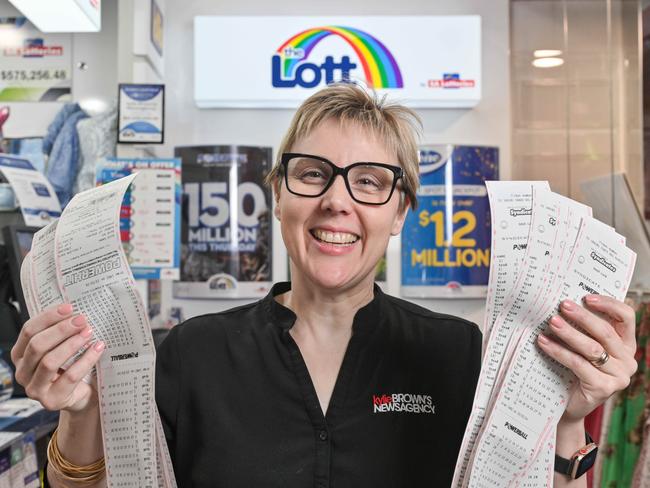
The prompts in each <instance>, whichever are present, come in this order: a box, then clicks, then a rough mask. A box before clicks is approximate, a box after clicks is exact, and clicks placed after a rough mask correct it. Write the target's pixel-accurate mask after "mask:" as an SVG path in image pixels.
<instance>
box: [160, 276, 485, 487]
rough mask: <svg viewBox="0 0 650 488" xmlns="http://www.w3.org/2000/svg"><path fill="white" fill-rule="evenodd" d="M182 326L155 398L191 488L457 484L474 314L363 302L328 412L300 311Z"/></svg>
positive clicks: (266, 309) (166, 350)
mask: <svg viewBox="0 0 650 488" xmlns="http://www.w3.org/2000/svg"><path fill="white" fill-rule="evenodd" d="M289 289H290V284H289V283H280V284H277V285H275V286H274V287H273V289H272V290H271V292H270V293H269V295H268V296H266V298H264V299H262V300H260V301H258V302H256V303H252V304H250V305H246V306H243V307H238V308H235V309H233V310H229V311H226V312H221V313H216V314H211V315H204V316H201V317H197V318H194V319H191V320H188V321H187V322H185V323H184V324H183V325H181V326H178V327H176V328H174V329H173V330H172V331H171V333H170V335H169V336H168V338H167V339H166V340H165V341H164V342H163V344H162V345H161V347H160V349H159V351H158V358H157V372H156V375H157V376H156V399H157V403H158V408H159V410H160V414H161V417H162V420H163V425H164V428H165V433H166V436H167V441H168V444H169V447H170V451H171V455H172V459H173V462H174V468H175V472H176V478H177V480H178V485H179V487H227V488H294V487H295V488H308V487H314V488H321V487H323V488H325V487H335V488H362V487H373V488H377V487H409V488H415V487H447V486H449V485H450V484H451V479H452V475H453V471H454V466H455V463H456V457H457V454H458V450H459V448H460V443H461V440H462V437H463V432H464V430H465V425H466V423H467V419H468V417H469V413H470V409H471V405H472V400H473V397H474V389H475V386H476V381H477V379H478V374H479V369H480V356H481V333H480V331H479V329H478V327H476V325H474V324H472V323H471V322H468V321H465V320H462V319H459V318H456V317H452V316H448V315H442V314H438V313H434V312H431V311H429V310H426V309H424V308H421V307H418V306H416V305H413V304H411V303H408V302H406V301H404V300H400V299H397V298H394V297H391V296H388V295H385V294H384V293H382V292H381V290H380V289H379V288H378V287H375V296H374V299H373V300H372V301H371V302H370V303H369V304H368V305H366V306H365V307H363V308H361V309H360V310H359V311H358V312H357V314H356V316H355V318H354V323H353V326H352V330H353V332H352V337H351V339H350V342H349V345H348V348H347V351H346V353H345V356H344V359H343V363H342V365H341V370H340V372H339V375H338V378H337V380H336V385H335V387H334V392H333V394H332V397H331V400H330V404H329V407H328V410H327V415H326V416H323V414H322V411H321V409H320V404H319V402H318V398H317V396H316V391H315V389H314V387H313V384H312V382H311V379H310V376H309V373H308V371H307V367H306V365H305V362H304V360H303V358H302V356H301V354H300V350H299V349H298V346H297V345H296V343H295V342H294V340H293V338H292V337H291V335H290V334H289V329H291V327H292V325H293V323H294V321H295V318H296V317H295V315H294V314H293V312H291V310H289V309H288V308H286V307H284V306H282V305H280V304H279V303H278V302H276V301H275V299H274V298H273V296H274V295H278V294H281V293H284V292H286V291H287V290H289Z"/></svg>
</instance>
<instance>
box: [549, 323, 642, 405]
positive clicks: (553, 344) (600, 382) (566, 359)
mask: <svg viewBox="0 0 650 488" xmlns="http://www.w3.org/2000/svg"><path fill="white" fill-rule="evenodd" d="M537 343H538V344H539V346H540V348H541V349H542V350H543V351H544V352H545V353H546V354H548V355H549V356H550V357H552V358H553V359H555V360H556V361H557V362H558V363H560V364H562V365H564V366H566V367H567V368H569V369H570V370H571V371H572V372H573V374H575V375H576V377H577V378H578V380H580V382H581V383H582V384H583V385H587V386H588V389H589V390H592V391H595V390H598V391H600V395H599V397H600V398H599V399H601V400H602V399H604V398H607V397H609V396H610V395H611V394H612V393H614V392H616V391H618V390H622V389H624V388H626V387H627V385H628V384H629V383H630V377H629V376H627V375H625V374H624V373H622V372H612V373H611V374H610V373H606V372H604V371H602V370H600V369H598V368H596V367H595V366H594V365H593V364H591V363H590V362H589V361H587V360H586V359H585V358H584V357H583V356H581V355H580V354H577V353H575V352H573V351H572V350H570V349H569V348H567V347H566V346H564V345H562V344H560V343H559V342H557V341H555V340H553V339H551V338H550V337H548V336H547V335H545V334H540V335H539V336H538V337H537ZM613 366H614V365H613Z"/></svg>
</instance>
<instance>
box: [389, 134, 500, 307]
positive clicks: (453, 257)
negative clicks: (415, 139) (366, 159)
mask: <svg viewBox="0 0 650 488" xmlns="http://www.w3.org/2000/svg"><path fill="white" fill-rule="evenodd" d="M498 162H499V150H498V149H497V148H495V147H477V146H454V145H440V146H429V147H424V148H421V150H420V188H419V190H418V202H419V205H418V208H417V210H416V211H415V212H413V211H409V213H408V215H407V217H406V221H405V223H404V229H403V231H402V291H401V292H402V295H403V296H405V297H419V298H430V297H443V298H471V297H483V296H485V295H486V291H487V283H488V276H489V271H490V243H491V240H490V235H491V234H490V229H491V221H490V205H489V201H488V197H487V190H486V188H485V181H486V180H497V179H498V177H499V171H498Z"/></svg>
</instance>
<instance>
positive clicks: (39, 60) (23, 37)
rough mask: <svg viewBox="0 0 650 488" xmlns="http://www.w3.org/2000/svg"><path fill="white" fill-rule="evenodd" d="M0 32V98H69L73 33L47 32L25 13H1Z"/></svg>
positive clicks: (2, 99)
mask: <svg viewBox="0 0 650 488" xmlns="http://www.w3.org/2000/svg"><path fill="white" fill-rule="evenodd" d="M0 32H2V35H1V36H0V101H2V102H8V101H11V102H56V101H69V100H70V90H71V87H72V37H71V36H70V34H44V33H42V32H41V31H39V30H38V29H36V27H34V26H33V25H32V24H31V23H30V22H29V21H28V20H27V19H26V18H25V17H0Z"/></svg>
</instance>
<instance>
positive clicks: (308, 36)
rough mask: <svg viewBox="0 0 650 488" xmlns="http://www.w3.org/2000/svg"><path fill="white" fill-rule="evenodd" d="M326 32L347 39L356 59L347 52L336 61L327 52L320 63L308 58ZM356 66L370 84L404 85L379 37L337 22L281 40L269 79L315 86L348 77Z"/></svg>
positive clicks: (285, 85) (277, 83)
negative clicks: (337, 24) (284, 40)
mask: <svg viewBox="0 0 650 488" xmlns="http://www.w3.org/2000/svg"><path fill="white" fill-rule="evenodd" d="M329 36H337V37H339V38H341V39H343V40H344V41H346V42H347V43H348V44H349V45H350V47H351V48H352V49H353V50H354V52H355V54H356V58H357V59H356V60H354V62H353V61H352V60H351V59H350V57H349V56H342V57H341V59H340V60H338V61H337V60H335V59H334V57H333V56H326V57H325V60H324V62H322V63H321V64H317V63H314V62H307V59H308V58H309V55H310V54H311V52H312V50H313V49H314V47H315V46H316V45H317V44H318V43H319V42H320V41H322V40H323V39H325V38H327V37H329ZM359 67H360V68H361V69H363V73H364V76H365V79H366V83H367V84H368V86H370V87H373V88H403V87H404V82H403V80H402V73H401V71H400V69H399V66H398V65H397V61H395V58H394V56H393V55H392V54H391V52H390V51H389V50H388V48H386V46H384V44H383V43H382V42H381V41H380V40H379V39H377V38H376V37H373V36H371V35H370V34H368V33H367V32H363V31H360V30H359V29H354V28H352V27H344V26H336V25H331V26H325V27H314V28H311V29H307V30H304V31H302V32H300V33H298V34H296V35H294V36H293V37H291V38H290V39H288V40H287V41H286V42H284V43H283V44H282V45H281V46H280V47H279V48H278V49H277V51H276V52H275V54H274V55H273V58H272V83H273V86H274V87H275V88H293V87H295V86H300V87H302V88H314V87H316V86H318V85H319V84H321V82H324V83H325V84H327V83H332V82H333V81H341V80H349V79H350V72H351V71H352V70H353V69H356V68H359Z"/></svg>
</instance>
